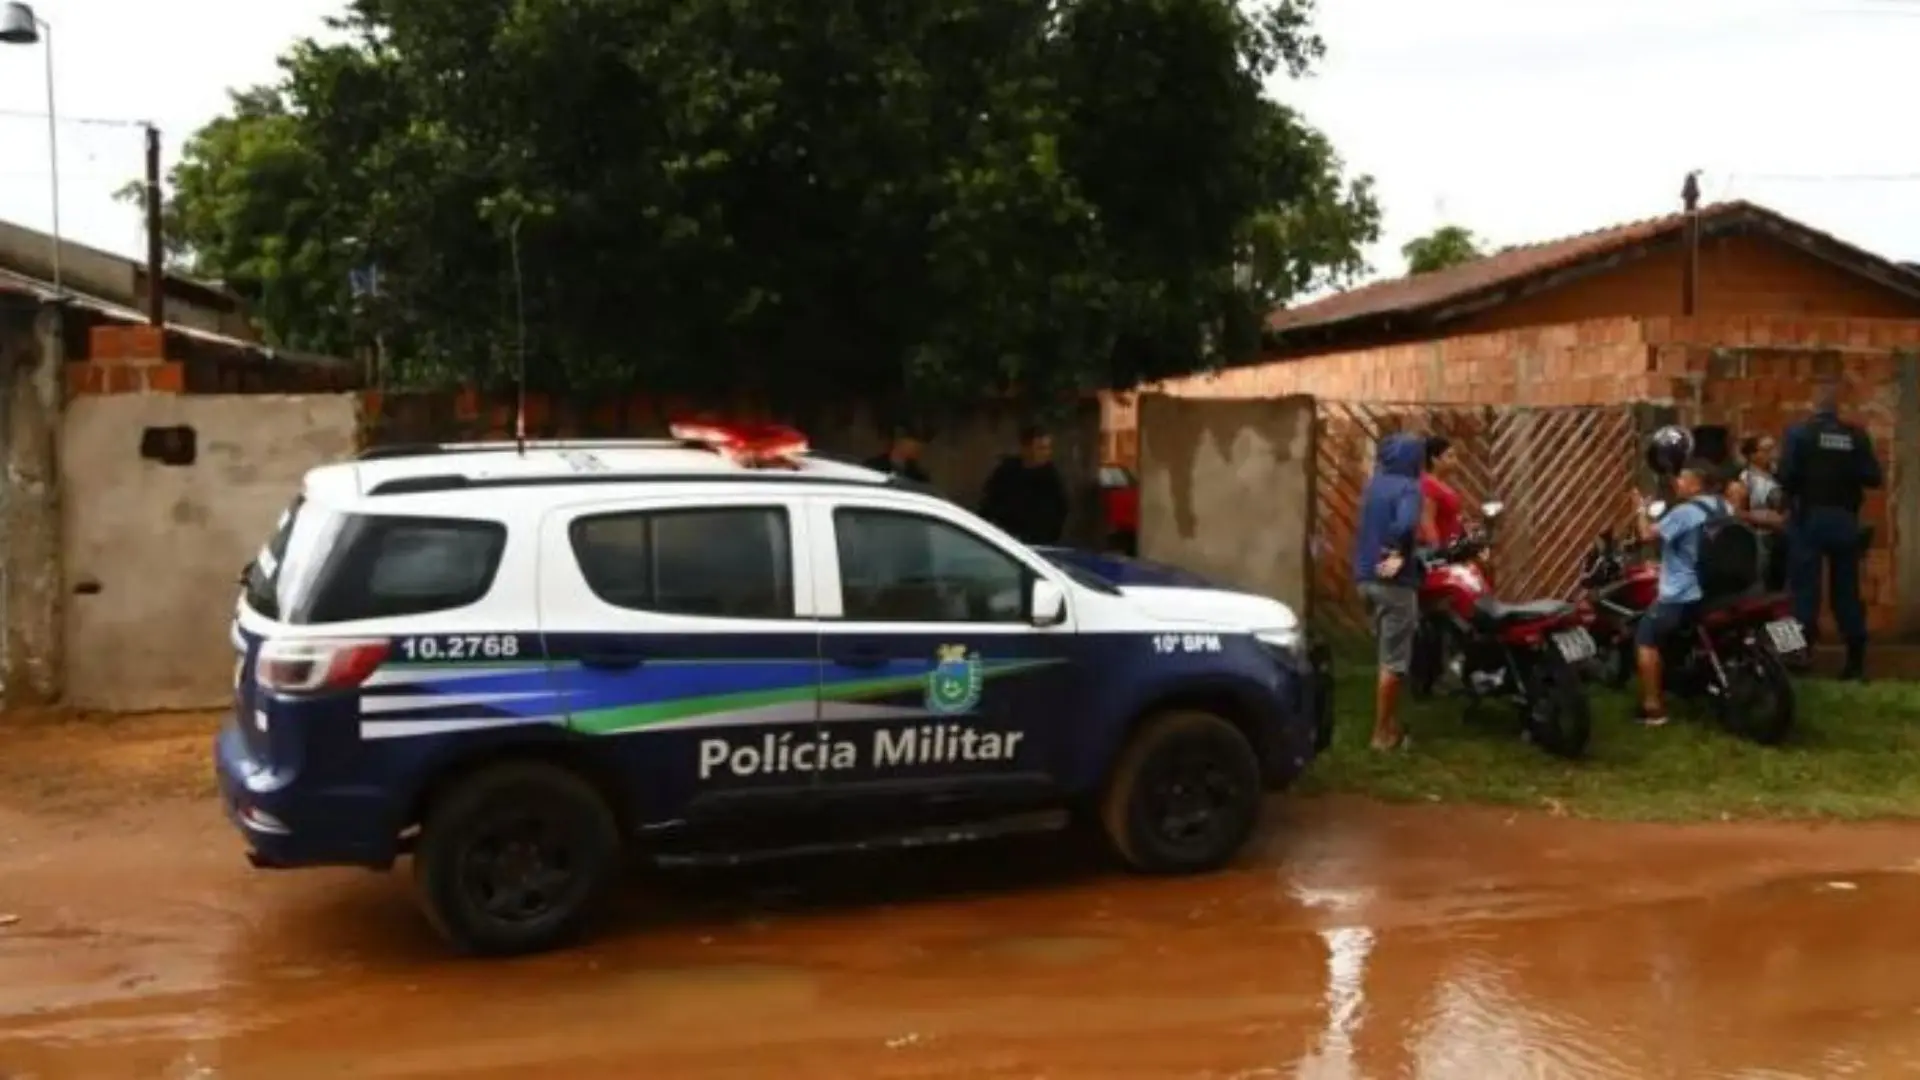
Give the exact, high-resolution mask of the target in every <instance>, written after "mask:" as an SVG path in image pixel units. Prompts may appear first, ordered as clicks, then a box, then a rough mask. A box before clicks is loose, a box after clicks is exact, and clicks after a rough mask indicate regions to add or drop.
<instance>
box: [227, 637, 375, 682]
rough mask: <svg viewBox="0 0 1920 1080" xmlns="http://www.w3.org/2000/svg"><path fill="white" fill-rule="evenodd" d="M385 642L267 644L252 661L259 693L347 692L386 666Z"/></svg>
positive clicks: (293, 642) (339, 641) (341, 641)
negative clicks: (379, 668) (376, 670)
mask: <svg viewBox="0 0 1920 1080" xmlns="http://www.w3.org/2000/svg"><path fill="white" fill-rule="evenodd" d="M390 649H391V646H390V645H389V644H388V642H387V641H386V639H384V638H378V639H364V640H359V639H356V640H339V639H336V640H331V641H329V640H318V641H267V642H263V643H262V644H261V646H260V657H259V659H258V660H255V661H254V665H253V677H254V680H255V681H256V682H258V683H259V684H260V686H261V688H262V689H266V690H273V691H277V692H279V693H283V694H312V693H321V692H325V691H329V690H351V689H353V688H354V687H356V686H359V685H360V684H361V683H363V682H366V681H367V678H368V677H369V676H371V675H372V674H373V673H374V670H375V669H376V668H378V667H379V666H380V665H381V664H383V663H385V662H386V659H387V653H388V652H389V651H390Z"/></svg>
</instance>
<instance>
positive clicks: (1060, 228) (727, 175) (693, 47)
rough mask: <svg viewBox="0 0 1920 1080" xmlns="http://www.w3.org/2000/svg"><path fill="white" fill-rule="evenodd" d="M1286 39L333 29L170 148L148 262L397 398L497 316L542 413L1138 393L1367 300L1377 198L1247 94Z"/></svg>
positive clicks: (1016, 19) (683, 2)
mask: <svg viewBox="0 0 1920 1080" xmlns="http://www.w3.org/2000/svg"><path fill="white" fill-rule="evenodd" d="M1310 4H1311V0H1264V2H1263V3H1259V4H1252V5H1249V4H1243V3H1237V2H1235V0H943V2H941V3H927V2H925V0H460V2H455V0H353V2H352V3H351V4H350V5H349V8H348V12H347V14H346V15H345V16H344V17H343V18H342V19H341V20H340V21H339V22H338V24H337V26H336V27H335V29H336V31H337V32H338V37H339V40H338V41H336V42H334V43H330V44H321V43H317V42H312V41H307V42H302V43H300V44H299V45H297V46H296V47H295V48H294V49H292V50H291V51H290V52H289V53H288V54H287V55H286V56H285V57H284V58H283V62H282V66H283V71H284V77H283V79H282V80H281V81H280V82H279V83H278V84H277V85H275V86H271V87H263V88H258V89H254V90H249V91H247V92H245V93H242V94H238V95H236V96H235V98H234V105H233V109H232V111H231V113H230V114H229V115H227V116H224V117H222V118H220V119H218V120H216V121H214V122H213V123H211V124H209V125H208V126H207V127H206V128H204V129H202V130H201V131H200V132H198V133H197V134H196V135H195V136H194V137H193V139H192V140H191V141H190V142H189V144H188V146H187V149H186V154H185V157H184V159H183V160H182V162H181V163H180V164H179V166H178V167H176V168H175V169H174V170H173V173H172V177H171V180H172V183H171V188H172V190H171V195H170V198H169V200H168V203H167V207H166V220H165V224H166V228H167V233H168V239H169V242H170V251H171V252H172V253H173V255H174V257H175V258H176V259H177V260H178V261H179V262H180V263H181V264H182V265H183V266H185V267H186V268H188V269H190V270H192V271H193V272H196V273H198V274H201V275H204V276H209V277H216V278H219V279H222V280H224V281H226V282H227V283H228V284H229V285H231V286H233V287H234V288H236V289H237V290H239V291H240V292H242V293H243V294H244V295H246V296H248V297H250V298H251V299H253V300H254V301H255V302H256V304H257V311H258V314H259V318H260V320H261V322H262V323H263V328H264V329H265V330H266V331H267V333H268V334H269V335H270V337H271V338H272V339H273V340H275V341H277V342H279V343H282V344H285V345H288V346H292V347H300V348H306V349H313V350H323V351H332V352H346V351H349V350H351V349H352V348H354V347H356V346H358V345H361V344H363V343H364V342H365V341H366V340H367V339H368V338H369V337H371V336H372V335H373V334H375V333H378V334H380V335H381V336H382V338H383V340H384V341H385V342H386V343H387V344H388V347H389V350H390V352H392V353H393V354H394V355H395V356H397V357H399V358H402V360H403V361H404V362H405V363H406V365H407V374H409V375H411V376H415V377H431V376H434V375H440V376H445V377H452V378H458V379H465V380H475V379H477V380H488V379H495V378H498V377H499V376H501V375H502V374H503V373H504V372H505V371H506V369H507V366H508V365H509V364H510V363H511V362H512V359H513V353H514V343H515V341H516V340H517V333H516V328H517V326H518V325H519V316H518V315H517V312H519V311H521V310H524V313H525V314H524V320H525V326H526V327H527V335H526V337H527V341H528V342H529V346H528V349H529V355H530V361H529V378H530V381H532V382H533V383H534V384H535V385H548V386H555V385H570V386H574V387H583V386H584V387H591V386H596V385H633V384H635V383H641V384H645V385H652V386H659V387H663V388H671V389H673V390H675V391H683V392H691V393H702V392H709V391H716V390H726V389H742V388H757V389H760V390H763V391H767V392H770V393H775V394H784V393H797V392H806V391H810V390H814V389H815V388H818V387H821V386H822V385H826V386H828V387H833V388H844V387H849V386H858V387H861V388H863V389H865V390H867V391H869V392H873V393H894V392H900V391H913V392H916V393H935V394H938V393H954V392H966V393H975V394H977V393H979V392H981V391H982V390H984V389H988V388H993V387H1004V386H1009V385H1018V386H1020V387H1022V388H1024V389H1026V390H1028V391H1029V392H1051V391H1054V390H1059V389H1063V388H1066V387H1084V386H1088V385H1097V384H1131V383H1133V382H1135V381H1137V380H1139V379H1142V378H1150V377H1154V376H1157V375H1162V374H1167V373H1171V372H1176V371H1182V370H1190V369H1192V368H1193V367H1195V366H1197V365H1200V364H1203V363H1205V362H1207V361H1208V360H1209V359H1212V358H1214V357H1217V356H1220V355H1227V356H1233V355H1239V354H1244V353H1245V352H1246V351H1248V350H1250V349H1251V348H1253V347H1254V346H1255V345H1256V344H1257V339H1258V327H1259V325H1260V320H1261V318H1262V316H1263V315H1264V313H1265V312H1266V311H1267V310H1269V309H1270V308H1271V307H1272V306H1273V305H1275V304H1277V303H1279V302H1282V301H1284V300H1285V299H1287V298H1288V297H1290V296H1292V295H1294V294H1295V293H1298V292H1301V291H1303V290H1307V289H1312V288H1318V287H1322V286H1324V285H1326V284H1329V283H1337V282H1339V281H1341V280H1344V279H1345V278H1347V277H1349V276H1351V275H1353V274H1356V273H1358V272H1359V271H1360V270H1362V269H1363V264H1362V261H1361V257H1360V251H1361V249H1362V247H1363V246H1364V245H1365V244H1367V243H1369V242H1371V241H1372V240H1373V239H1375V238H1377V235H1378V221H1379V213H1378V208H1377V206H1376V205H1375V202H1374V199H1373V195H1372V190H1371V184H1370V181H1369V180H1367V179H1366V178H1358V179H1349V178H1347V177H1346V176H1345V175H1343V170H1342V167H1341V164H1340V162H1339V160H1338V159H1337V157H1336V156H1335V155H1334V153H1333V150H1332V147H1331V146H1330V145H1329V143H1328V142H1327V140H1326V139H1325V137H1324V136H1322V135H1321V134H1320V133H1319V132H1317V131H1315V130H1314V129H1313V128H1311V127H1310V126H1309V125H1307V124H1306V123H1305V122H1304V121H1303V120H1302V119H1301V118H1300V117H1299V116H1298V115H1297V114H1296V113H1294V112H1293V111H1292V110H1290V109H1288V108H1286V107H1285V106H1284V105H1282V104H1280V103H1278V102H1276V101H1274V100H1272V99H1271V98H1269V97H1267V96H1265V94H1264V93H1263V86H1264V85H1265V84H1267V83H1268V82H1269V81H1274V80H1278V79H1282V78H1284V77H1287V76H1297V75H1300V74H1302V73H1304V72H1305V71H1306V70H1307V68H1308V66H1309V65H1310V64H1311V63H1312V62H1313V61H1314V60H1315V59H1316V58H1317V57H1318V56H1319V55H1320V53H1321V49H1322V46H1321V43H1320V41H1319V40H1318V39H1317V38H1316V37H1315V36H1314V35H1313V34H1312V32H1311V29H1310V26H1309V21H1308V17H1309V15H1310V10H1309V8H1310ZM516 266H517V270H516ZM376 267H377V268H378V272H379V283H380V288H379V292H378V295H376V296H371V297H369V296H365V295H361V296H356V295H355V292H354V290H353V289H352V288H351V287H350V280H351V279H352V278H353V276H354V271H356V270H362V271H364V270H367V269H369V268H376Z"/></svg>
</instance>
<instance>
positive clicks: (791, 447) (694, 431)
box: [667, 420, 807, 469]
mask: <svg viewBox="0 0 1920 1080" xmlns="http://www.w3.org/2000/svg"><path fill="white" fill-rule="evenodd" d="M667 433H668V434H670V435H672V436H673V437H674V438H676V439H678V440H680V441H681V442H687V443H696V444H698V445H700V446H704V447H706V448H708V449H710V450H712V451H714V452H715V453H717V454H722V455H724V456H726V457H727V458H729V459H731V460H733V461H734V462H735V463H737V464H739V465H742V466H745V467H747V468H766V467H769V466H772V467H781V468H789V469H791V468H795V467H797V466H798V465H799V462H798V461H797V460H796V459H797V458H798V457H799V456H800V455H801V454H804V453H806V452H807V437H806V436H805V435H804V434H802V433H801V432H800V431H798V430H796V429H794V428H790V427H788V426H786V425H785V424H772V423H762V422H754V421H749V422H725V421H718V420H676V421H674V422H673V423H672V424H669V425H668V426H667Z"/></svg>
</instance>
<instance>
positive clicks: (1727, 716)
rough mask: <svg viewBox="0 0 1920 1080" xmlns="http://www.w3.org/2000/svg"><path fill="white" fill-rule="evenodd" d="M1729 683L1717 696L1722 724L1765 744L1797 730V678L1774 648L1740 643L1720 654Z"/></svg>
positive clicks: (1717, 705)
mask: <svg viewBox="0 0 1920 1080" xmlns="http://www.w3.org/2000/svg"><path fill="white" fill-rule="evenodd" d="M1720 668H1721V670H1722V671H1724V672H1726V684H1725V685H1724V686H1723V687H1722V688H1721V691H1722V692H1721V693H1719V694H1717V695H1715V697H1714V712H1715V714H1716V716H1717V718H1718V719H1719V721H1720V726H1721V727H1723V728H1725V729H1726V730H1727V731H1729V732H1731V733H1732V734H1734V735H1738V736H1739V737H1741V738H1743V739H1749V740H1751V741H1753V742H1756V743H1759V744H1760V745H1761V746H1778V745H1780V744H1781V743H1783V742H1785V741H1786V740H1787V736H1788V735H1789V734H1791V733H1792V732H1793V722H1794V715H1795V713H1796V711H1797V707H1796V705H1795V702H1794V696H1793V677H1792V676H1791V675H1789V674H1788V673H1787V668H1786V665H1784V664H1782V663H1781V662H1780V658H1779V657H1777V656H1775V655H1774V654H1773V653H1772V651H1770V650H1769V649H1767V648H1765V647H1764V646H1761V645H1758V644H1738V645H1735V646H1733V647H1731V648H1728V649H1725V650H1723V651H1722V652H1721V654H1720Z"/></svg>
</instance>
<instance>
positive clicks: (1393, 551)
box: [1353, 433, 1427, 750]
mask: <svg viewBox="0 0 1920 1080" xmlns="http://www.w3.org/2000/svg"><path fill="white" fill-rule="evenodd" d="M1426 448H1427V441H1426V440H1425V439H1424V438H1421V437H1420V436H1418V435H1409V434H1405V433H1400V434H1395V435H1389V436H1387V437H1386V438H1384V439H1382V440H1380V449H1379V452H1378V455H1377V456H1376V458H1375V460H1374V467H1373V476H1372V478H1370V479H1369V480H1368V481H1367V490H1366V493H1365V494H1364V495H1362V496H1361V499H1360V528H1359V530H1358V535H1356V536H1355V537H1354V544H1353V581H1354V584H1355V585H1356V586H1358V587H1359V590H1360V595H1361V597H1362V598H1363V599H1365V600H1366V603H1367V616H1368V618H1369V619H1370V620H1371V621H1372V623H1373V636H1374V638H1375V639H1376V640H1377V641H1378V642H1379V646H1380V682H1379V685H1378V687H1377V689H1376V690H1375V691H1374V702H1373V706H1374V713H1373V748H1374V749H1375V750H1396V749H1399V747H1400V746H1401V744H1402V743H1404V742H1405V741H1406V735H1405V733H1404V732H1402V731H1401V730H1400V720H1399V716H1398V708H1399V704H1400V682H1401V680H1402V679H1404V678H1406V676H1407V669H1408V668H1409V667H1411V666H1412V663H1413V635H1414V630H1415V629H1416V628H1417V627H1418V626H1419V623H1420V596H1419V587H1420V565H1419V563H1418V562H1416V561H1415V560H1414V558H1413V538H1414V530H1416V529H1417V528H1419V526H1420V466H1421V465H1422V464H1423V463H1424V462H1425V461H1426Z"/></svg>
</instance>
